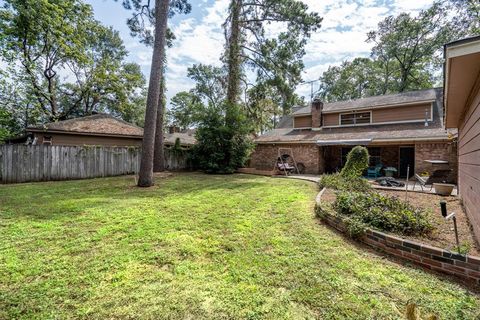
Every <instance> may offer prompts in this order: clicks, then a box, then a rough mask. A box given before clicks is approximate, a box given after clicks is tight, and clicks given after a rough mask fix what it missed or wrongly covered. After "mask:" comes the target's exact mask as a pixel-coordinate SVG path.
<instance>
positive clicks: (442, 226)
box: [322, 189, 480, 256]
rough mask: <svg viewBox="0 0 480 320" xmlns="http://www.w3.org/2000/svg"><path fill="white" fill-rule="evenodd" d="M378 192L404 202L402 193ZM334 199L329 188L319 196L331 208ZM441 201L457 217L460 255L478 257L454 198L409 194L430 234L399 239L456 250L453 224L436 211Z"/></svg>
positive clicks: (467, 225) (469, 230)
mask: <svg viewBox="0 0 480 320" xmlns="http://www.w3.org/2000/svg"><path fill="white" fill-rule="evenodd" d="M378 191H379V192H380V193H381V194H384V195H387V196H395V197H399V198H400V199H405V192H404V191H393V190H392V191H390V190H388V191H387V190H381V191H380V190H378ZM335 199H336V196H335V191H334V190H332V189H326V190H325V192H324V193H323V196H322V202H324V203H326V204H330V205H331V204H333V203H334V202H335ZM440 200H445V201H447V208H448V211H449V212H452V211H453V212H456V214H457V215H456V216H457V226H458V233H459V239H460V243H461V246H462V253H468V254H470V255H474V256H480V249H479V248H478V246H477V245H476V242H475V240H474V238H473V234H472V230H471V228H470V224H469V222H468V218H467V216H466V215H465V211H464V210H463V208H462V206H461V203H460V200H459V199H458V198H456V197H442V196H439V195H435V194H426V193H417V192H409V193H408V202H409V203H410V204H411V205H412V206H414V207H418V208H422V209H423V210H424V212H425V213H426V214H427V217H428V221H429V222H430V223H431V225H432V226H433V230H432V232H430V233H428V234H423V235H409V236H404V235H399V236H402V237H404V238H407V239H411V240H413V241H416V242H421V243H426V244H429V245H432V246H435V247H439V248H443V249H446V250H450V251H456V245H455V233H454V231H453V223H452V221H445V219H443V217H442V216H441V214H440V212H439V202H440Z"/></svg>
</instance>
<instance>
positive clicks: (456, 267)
mask: <svg viewBox="0 0 480 320" xmlns="http://www.w3.org/2000/svg"><path fill="white" fill-rule="evenodd" d="M324 190H325V189H323V190H322V191H320V193H319V194H318V195H317V198H316V206H315V211H316V212H317V210H320V212H321V216H322V217H321V218H322V220H323V221H324V222H326V223H327V224H328V225H330V226H331V227H333V228H335V229H337V230H339V231H341V232H346V231H347V229H346V226H345V223H344V221H343V220H342V219H341V218H340V217H338V216H334V215H332V214H330V213H329V212H328V211H326V210H323V209H322V207H321V196H322V194H323V192H324ZM317 214H318V213H317ZM358 241H360V242H362V243H364V244H367V245H369V246H370V247H373V248H375V249H377V250H379V251H383V252H386V253H389V254H391V255H394V256H395V257H397V258H400V259H402V260H405V261H408V262H411V263H414V264H416V265H419V266H421V267H423V268H426V269H429V270H435V271H439V272H442V273H445V274H449V275H453V276H456V277H458V278H461V279H463V280H466V281H467V282H469V283H473V284H475V285H480V257H474V256H469V255H461V254H458V253H455V252H450V251H447V250H443V249H440V248H435V247H432V246H429V245H425V244H422V243H417V242H413V241H410V240H405V239H402V238H399V237H395V236H392V235H389V234H386V233H383V232H379V231H376V230H372V229H367V230H366V233H365V234H364V235H363V236H362V237H360V238H359V239H358Z"/></svg>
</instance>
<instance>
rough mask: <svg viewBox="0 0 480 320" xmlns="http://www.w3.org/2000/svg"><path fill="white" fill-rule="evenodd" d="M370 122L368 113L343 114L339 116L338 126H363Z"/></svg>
mask: <svg viewBox="0 0 480 320" xmlns="http://www.w3.org/2000/svg"><path fill="white" fill-rule="evenodd" d="M370 121H371V113H370V112H358V113H343V114H341V115H340V125H342V126H348V125H356V124H365V123H370Z"/></svg>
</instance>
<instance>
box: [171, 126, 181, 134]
mask: <svg viewBox="0 0 480 320" xmlns="http://www.w3.org/2000/svg"><path fill="white" fill-rule="evenodd" d="M176 132H180V127H177V126H169V127H168V133H176Z"/></svg>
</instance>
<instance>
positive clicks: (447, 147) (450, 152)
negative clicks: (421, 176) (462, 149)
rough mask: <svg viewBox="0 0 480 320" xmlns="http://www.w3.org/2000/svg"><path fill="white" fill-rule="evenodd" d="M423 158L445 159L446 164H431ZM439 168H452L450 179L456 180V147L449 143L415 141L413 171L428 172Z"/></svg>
mask: <svg viewBox="0 0 480 320" xmlns="http://www.w3.org/2000/svg"><path fill="white" fill-rule="evenodd" d="M425 160H447V161H448V162H449V163H448V165H432V164H430V163H428V162H425ZM439 169H452V176H451V178H452V180H453V181H454V182H456V181H457V172H458V161H457V147H456V144H455V143H454V142H450V143H445V142H444V143H417V144H415V173H422V172H425V171H427V172H429V173H432V171H433V170H439Z"/></svg>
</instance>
